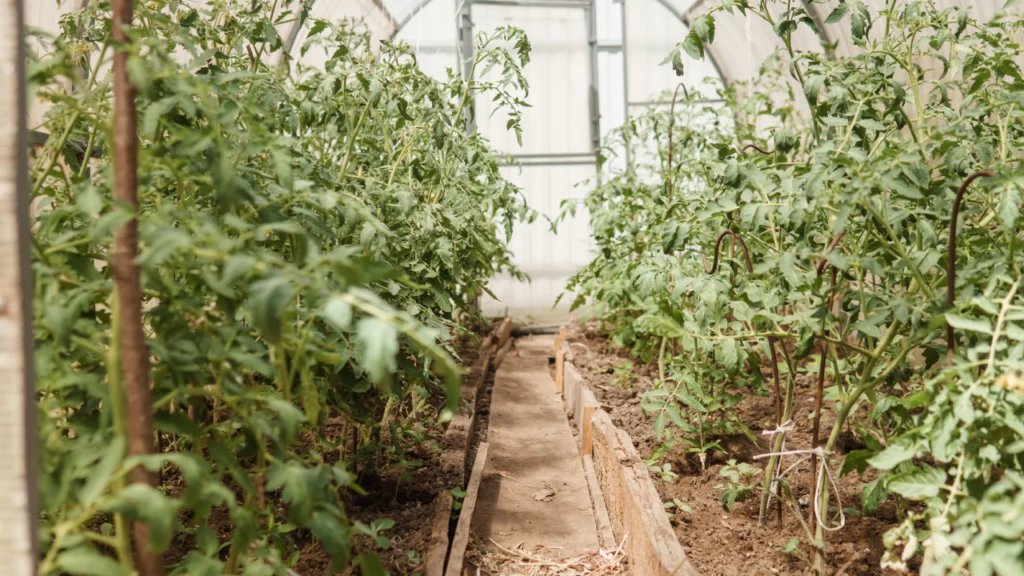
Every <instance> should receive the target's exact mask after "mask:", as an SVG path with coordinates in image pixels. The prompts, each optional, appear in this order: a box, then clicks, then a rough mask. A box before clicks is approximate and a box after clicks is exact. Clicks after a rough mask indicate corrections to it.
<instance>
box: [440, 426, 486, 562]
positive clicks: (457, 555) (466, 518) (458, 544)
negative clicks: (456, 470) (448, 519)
mask: <svg viewBox="0 0 1024 576" xmlns="http://www.w3.org/2000/svg"><path fill="white" fill-rule="evenodd" d="M486 463H487V442H481V443H480V447H479V448H478V449H477V451H476V462H474V463H473V471H472V472H471V473H470V475H469V485H468V486H467V487H466V497H465V498H464V499H463V500H462V508H461V509H460V511H459V523H458V525H457V526H456V527H455V537H454V538H452V550H451V554H449V555H448V568H447V570H446V571H445V576H460V574H462V563H463V562H464V561H465V559H466V546H468V545H469V532H470V526H471V525H472V523H473V510H474V509H476V497H477V495H478V494H479V493H480V480H481V478H483V475H484V464H486Z"/></svg>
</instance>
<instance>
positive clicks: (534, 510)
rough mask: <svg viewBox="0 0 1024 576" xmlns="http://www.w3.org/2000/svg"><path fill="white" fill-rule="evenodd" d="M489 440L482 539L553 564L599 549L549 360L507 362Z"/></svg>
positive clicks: (511, 358)
mask: <svg viewBox="0 0 1024 576" xmlns="http://www.w3.org/2000/svg"><path fill="white" fill-rule="evenodd" d="M544 340H545V342H543V343H538V342H531V344H537V345H538V346H540V347H544V346H546V347H547V349H548V350H550V349H551V348H552V347H553V346H554V340H553V338H551V337H547V338H544ZM517 346H518V342H517ZM530 347H531V346H525V347H524V348H530ZM514 352H515V351H514ZM487 438H488V443H489V445H490V449H489V453H488V459H487V466H486V468H485V471H484V477H483V480H482V484H481V486H480V496H479V499H478V500H477V505H476V512H475V514H474V516H473V533H474V534H475V535H476V537H477V538H479V540H480V542H482V543H484V544H485V545H487V546H491V545H492V544H495V545H496V546H494V547H493V548H494V549H497V550H501V549H502V548H503V549H505V550H509V551H511V550H516V551H522V552H524V553H528V554H537V555H539V556H538V557H543V558H547V559H550V560H567V559H571V558H574V557H578V556H580V555H581V554H586V553H593V552H596V551H597V550H598V548H599V546H598V539H597V530H596V527H595V521H594V514H593V511H592V508H591V504H590V495H589V489H588V487H587V482H586V477H585V476H584V471H583V465H582V463H581V461H580V457H579V451H578V450H577V448H576V442H575V440H574V439H573V435H572V431H571V430H570V428H569V422H568V419H567V418H566V416H565V411H564V409H563V407H562V400H561V398H560V396H559V395H558V393H557V392H556V391H555V387H554V382H553V380H552V379H551V376H550V374H549V371H548V361H547V357H546V356H537V355H528V357H526V358H523V357H520V356H519V355H518V354H517V353H510V354H509V355H508V356H507V357H506V358H505V360H504V362H503V364H502V365H501V367H500V369H499V370H498V371H497V373H496V374H495V381H494V389H493V396H492V400H491V407H490V428H489V431H488V433H487ZM498 547H500V548H498Z"/></svg>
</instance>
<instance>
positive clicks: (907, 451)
mask: <svg viewBox="0 0 1024 576" xmlns="http://www.w3.org/2000/svg"><path fill="white" fill-rule="evenodd" d="M918 448H920V444H919V443H915V442H911V441H909V440H903V439H900V440H897V441H896V442H894V443H892V444H890V445H889V446H888V447H887V448H886V449H885V450H882V451H881V452H879V453H878V454H876V455H875V456H873V457H871V458H870V459H868V463H870V464H871V465H872V466H874V467H875V468H878V469H879V470H892V469H893V468H895V467H896V466H898V465H900V464H902V463H904V462H906V461H908V460H910V459H912V458H914V457H915V456H916V455H917V450H918Z"/></svg>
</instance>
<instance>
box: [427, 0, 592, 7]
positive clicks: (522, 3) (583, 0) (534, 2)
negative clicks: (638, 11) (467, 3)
mask: <svg viewBox="0 0 1024 576" xmlns="http://www.w3.org/2000/svg"><path fill="white" fill-rule="evenodd" d="M427 1H428V2H429V1H430V0H427ZM473 2H474V3H476V4H489V5H492V6H518V7H523V8H583V9H586V8H589V7H591V6H593V4H594V2H593V1H592V0H553V1H550V2H549V1H547V0H473Z"/></svg>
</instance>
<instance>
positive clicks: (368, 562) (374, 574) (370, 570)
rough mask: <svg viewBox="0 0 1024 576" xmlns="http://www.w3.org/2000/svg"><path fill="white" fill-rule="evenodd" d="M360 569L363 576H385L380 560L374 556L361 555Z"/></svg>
mask: <svg viewBox="0 0 1024 576" xmlns="http://www.w3.org/2000/svg"><path fill="white" fill-rule="evenodd" d="M359 568H360V569H361V570H362V573H363V576H385V574H384V567H383V566H381V564H380V559H379V558H377V556H375V555H374V554H360V555H359Z"/></svg>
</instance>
